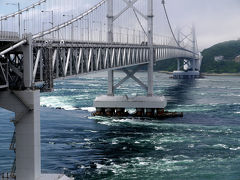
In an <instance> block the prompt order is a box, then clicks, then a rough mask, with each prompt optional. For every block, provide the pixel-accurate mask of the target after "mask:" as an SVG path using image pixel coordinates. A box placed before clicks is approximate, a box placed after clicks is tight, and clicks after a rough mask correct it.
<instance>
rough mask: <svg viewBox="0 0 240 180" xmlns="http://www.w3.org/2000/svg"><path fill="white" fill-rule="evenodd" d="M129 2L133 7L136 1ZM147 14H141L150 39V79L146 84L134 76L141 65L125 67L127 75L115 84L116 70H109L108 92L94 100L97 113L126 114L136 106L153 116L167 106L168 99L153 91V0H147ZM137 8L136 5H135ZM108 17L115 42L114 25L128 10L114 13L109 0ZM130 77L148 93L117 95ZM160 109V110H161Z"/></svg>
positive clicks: (111, 2) (141, 111) (109, 34)
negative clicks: (128, 109) (133, 68)
mask: <svg viewBox="0 0 240 180" xmlns="http://www.w3.org/2000/svg"><path fill="white" fill-rule="evenodd" d="M124 2H125V3H126V4H127V8H128V9H129V8H133V7H134V4H135V3H136V2H137V0H135V1H128V2H127V1H124ZM147 4H148V5H147V13H148V14H147V15H143V14H142V13H141V14H140V15H141V16H143V17H144V19H146V20H147V39H148V44H147V46H148V55H149V63H148V67H147V69H148V70H147V75H148V78H147V79H148V81H147V85H145V84H144V83H143V82H142V81H141V80H140V79H138V78H137V77H135V76H134V74H135V73H136V72H137V71H138V69H139V66H137V67H136V68H135V70H128V69H123V72H124V73H125V74H126V77H125V78H123V79H122V80H121V81H120V82H119V83H117V84H116V85H114V71H113V70H109V71H108V94H107V95H103V96H100V97H97V98H96V99H95V101H94V106H95V107H96V110H97V114H99V115H100V114H104V113H106V114H107V115H114V114H124V111H125V108H135V109H136V112H137V113H139V114H141V115H150V116H152V115H153V114H154V113H156V112H160V111H161V112H162V109H164V108H165V107H166V104H167V102H166V100H165V98H164V97H163V96H154V92H153V64H154V60H155V59H154V48H153V18H154V15H153V0H148V1H147ZM134 8H135V7H134ZM107 9H108V10H107V19H108V34H107V36H108V42H109V43H113V41H114V39H113V25H114V21H115V20H116V19H118V18H119V17H120V16H121V14H122V13H124V11H125V10H126V9H125V10H122V11H121V12H120V13H119V14H117V15H114V12H113V0H107ZM129 78H131V79H133V80H134V81H136V82H137V83H138V84H139V85H140V86H141V87H142V88H144V89H145V90H146V91H147V93H146V96H136V97H128V96H115V95H114V91H115V90H116V89H117V88H118V87H119V86H120V85H121V84H122V83H124V82H125V81H126V80H128V79H129ZM159 110H160V111H159Z"/></svg>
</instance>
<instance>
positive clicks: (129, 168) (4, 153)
mask: <svg viewBox="0 0 240 180" xmlns="http://www.w3.org/2000/svg"><path fill="white" fill-rule="evenodd" d="M121 76H123V74H121V73H116V77H117V78H116V81H119V80H120V77H121ZM137 76H138V77H140V78H141V79H146V78H145V77H146V74H145V73H138V74H137ZM106 85H107V79H106V73H102V74H101V73H100V74H94V75H89V76H85V77H81V78H75V79H71V80H65V81H57V82H56V83H55V92H53V93H47V94H41V105H42V108H41V142H42V171H43V172H45V173H46V172H47V173H65V174H67V175H68V176H72V177H75V179H162V180H164V179H166V180H186V179H189V180H195V179H196V180H197V179H199V180H205V179H211V180H215V179H216V180H219V179H221V180H222V179H227V180H237V179H240V77H231V76H229V77H223V76H216V77H206V78H204V79H198V80H193V81H189V80H188V81H181V80H173V79H170V78H169V75H166V74H161V73H155V87H154V89H155V93H156V94H158V95H165V96H166V97H167V99H168V107H167V109H169V110H171V111H180V112H184V117H183V118H176V119H169V120H164V121H160V120H147V119H146V120H140V119H118V118H96V117H92V116H91V111H92V110H93V108H91V106H92V101H93V99H94V98H95V97H96V96H98V95H101V94H106V89H107V86H106ZM143 93H144V91H142V90H141V89H140V87H139V86H137V85H136V84H135V83H133V81H128V82H127V83H126V84H125V85H124V86H123V87H121V88H120V89H119V90H118V91H117V94H128V95H130V96H135V95H140V94H143ZM56 107H61V108H64V109H65V110H63V109H55V108H56ZM11 117H13V114H12V113H10V112H8V111H5V110H3V109H0V121H1V124H0V132H1V133H0V142H1V146H0V171H1V172H3V171H9V169H10V167H11V163H12V161H13V153H12V152H10V151H9V150H8V148H9V143H10V139H11V134H12V131H13V126H12V124H11V123H10V122H9V120H10V118H11Z"/></svg>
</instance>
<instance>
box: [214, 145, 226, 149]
mask: <svg viewBox="0 0 240 180" xmlns="http://www.w3.org/2000/svg"><path fill="white" fill-rule="evenodd" d="M213 147H216V148H224V149H228V146H227V145H226V144H215V145H213Z"/></svg>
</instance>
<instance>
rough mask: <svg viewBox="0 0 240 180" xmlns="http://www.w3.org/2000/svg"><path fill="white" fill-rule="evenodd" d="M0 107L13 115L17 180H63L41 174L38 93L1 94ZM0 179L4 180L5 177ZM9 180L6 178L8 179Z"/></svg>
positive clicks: (5, 92) (25, 91)
mask: <svg viewBox="0 0 240 180" xmlns="http://www.w3.org/2000/svg"><path fill="white" fill-rule="evenodd" d="M0 100H1V101H0V107H1V108H4V109H7V110H9V111H12V112H14V113H15V119H14V124H15V126H16V127H15V128H16V136H15V137H16V145H15V147H16V172H15V173H14V176H16V179H17V180H57V179H61V178H62V179H63V178H65V179H66V176H64V175H60V174H48V175H44V174H41V143H40V142H41V141H40V92H39V91H38V90H35V91H33V90H24V91H8V90H6V91H0ZM2 179H7V178H5V177H4V176H3V177H2ZM8 180H9V178H8Z"/></svg>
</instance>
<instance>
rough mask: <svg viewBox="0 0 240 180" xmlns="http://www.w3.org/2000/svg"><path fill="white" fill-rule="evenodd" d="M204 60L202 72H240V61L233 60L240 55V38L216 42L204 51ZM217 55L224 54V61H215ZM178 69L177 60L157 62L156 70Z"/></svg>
mask: <svg viewBox="0 0 240 180" xmlns="http://www.w3.org/2000/svg"><path fill="white" fill-rule="evenodd" d="M202 55H203V61H202V66H201V72H207V73H238V72H240V63H236V62H234V61H233V60H234V59H235V57H236V56H238V55H240V40H238V41H227V42H223V43H219V44H216V45H214V46H212V47H210V48H207V49H205V50H203V51H202ZM215 56H224V61H221V62H216V61H214V57H215ZM176 69H177V60H175V59H174V60H172V59H171V60H170V59H169V60H164V61H159V62H157V64H156V66H155V70H158V71H159V70H161V71H170V72H172V71H174V70H176Z"/></svg>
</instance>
